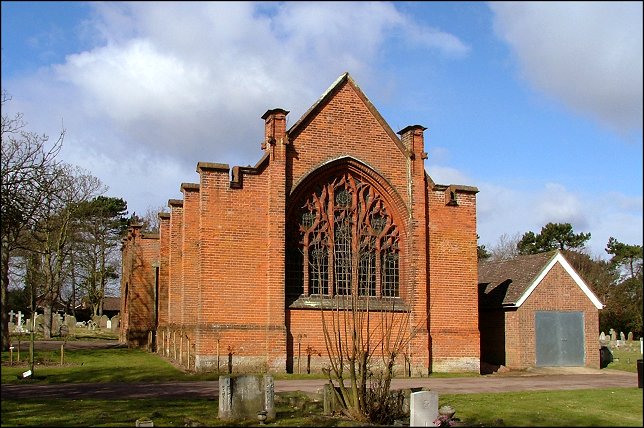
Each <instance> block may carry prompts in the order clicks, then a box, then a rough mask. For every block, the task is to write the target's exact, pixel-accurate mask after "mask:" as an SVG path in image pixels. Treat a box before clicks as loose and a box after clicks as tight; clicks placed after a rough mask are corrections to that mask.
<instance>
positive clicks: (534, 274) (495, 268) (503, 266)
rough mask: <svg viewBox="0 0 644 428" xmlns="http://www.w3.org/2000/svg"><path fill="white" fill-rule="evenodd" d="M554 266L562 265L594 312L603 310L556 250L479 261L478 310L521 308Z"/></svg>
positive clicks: (593, 295)
mask: <svg viewBox="0 0 644 428" xmlns="http://www.w3.org/2000/svg"><path fill="white" fill-rule="evenodd" d="M556 263H560V264H561V265H562V267H563V268H564V269H565V270H566V271H567V272H568V274H569V275H570V276H571V277H572V279H573V280H574V281H575V283H576V284H577V285H578V286H579V288H581V290H582V291H583V292H584V293H585V294H586V296H588V298H589V299H590V300H591V301H592V302H593V304H594V305H595V306H596V307H597V309H601V308H602V307H603V306H604V305H603V304H602V303H601V302H600V301H599V299H597V296H595V294H594V293H593V292H592V291H591V290H590V288H588V286H587V285H586V283H585V282H584V280H583V279H581V277H580V276H579V275H578V274H577V272H575V270H574V269H573V268H572V266H571V265H570V263H568V261H567V260H566V258H565V257H564V256H563V254H562V253H561V252H560V251H558V250H554V251H549V252H546V253H539V254H531V255H525V256H518V257H516V258H514V259H511V260H498V261H485V260H483V261H480V262H479V268H478V273H479V290H480V291H481V304H482V306H484V307H493V306H496V307H498V306H501V305H502V306H505V307H519V306H521V304H523V302H524V301H525V300H526V299H527V298H528V297H529V296H530V294H531V293H532V291H534V289H535V288H536V287H537V285H539V283H540V282H541V280H542V279H543V278H544V277H545V276H546V274H547V273H548V272H549V271H550V270H551V269H552V267H553V266H554V265H555V264H556Z"/></svg>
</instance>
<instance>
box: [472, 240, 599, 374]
mask: <svg viewBox="0 0 644 428" xmlns="http://www.w3.org/2000/svg"><path fill="white" fill-rule="evenodd" d="M478 273H479V281H478V282H479V331H480V334H481V366H482V367H484V366H485V367H489V366H492V367H494V366H496V367H500V366H505V367H507V368H510V369H526V368H529V367H566V366H585V367H591V368H600V356H599V349H600V345H599V310H600V309H601V308H603V304H602V303H601V302H600V301H599V299H598V298H597V296H595V294H594V293H593V292H592V291H591V289H590V288H589V287H588V285H587V284H586V283H585V282H584V280H583V279H582V278H581V277H580V276H579V274H578V273H577V272H576V271H575V270H574V268H573V267H572V266H571V265H570V263H569V262H568V261H567V260H566V258H565V256H564V253H563V252H562V251H559V250H555V251H550V252H546V253H540V254H532V255H525V256H518V257H515V258H513V259H510V260H496V261H479V269H478Z"/></svg>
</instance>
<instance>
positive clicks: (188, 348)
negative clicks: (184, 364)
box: [187, 338, 190, 370]
mask: <svg viewBox="0 0 644 428" xmlns="http://www.w3.org/2000/svg"><path fill="white" fill-rule="evenodd" d="M187 351H188V370H190V338H188V349H187Z"/></svg>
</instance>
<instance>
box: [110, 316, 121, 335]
mask: <svg viewBox="0 0 644 428" xmlns="http://www.w3.org/2000/svg"><path fill="white" fill-rule="evenodd" d="M110 321H112V331H118V329H119V316H118V315H114V316H113V317H112V319H110Z"/></svg>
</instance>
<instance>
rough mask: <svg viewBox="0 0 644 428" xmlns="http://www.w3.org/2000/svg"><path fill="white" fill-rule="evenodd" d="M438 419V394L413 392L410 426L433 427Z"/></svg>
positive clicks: (410, 403)
mask: <svg viewBox="0 0 644 428" xmlns="http://www.w3.org/2000/svg"><path fill="white" fill-rule="evenodd" d="M437 418H438V393H436V392H434V391H418V392H412V393H411V394H410V396H409V426H412V427H433V426H435V425H434V421H435V420H436V419H437Z"/></svg>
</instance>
